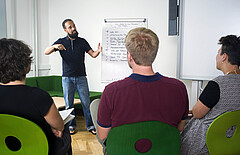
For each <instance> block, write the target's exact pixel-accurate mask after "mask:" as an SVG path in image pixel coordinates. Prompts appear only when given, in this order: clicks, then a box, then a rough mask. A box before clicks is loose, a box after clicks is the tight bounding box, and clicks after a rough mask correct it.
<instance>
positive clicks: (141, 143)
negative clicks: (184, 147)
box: [106, 121, 180, 155]
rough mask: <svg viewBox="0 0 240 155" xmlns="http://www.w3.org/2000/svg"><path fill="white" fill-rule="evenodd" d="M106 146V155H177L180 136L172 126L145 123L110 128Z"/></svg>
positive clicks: (157, 122)
mask: <svg viewBox="0 0 240 155" xmlns="http://www.w3.org/2000/svg"><path fill="white" fill-rule="evenodd" d="M106 145H107V154H108V155H128V154H129V155H138V154H144V155H147V154H149V155H155V154H156V155H179V151H180V136H179V132H178V130H177V129H176V128H175V127H173V126H170V125H168V124H165V123H162V122H159V121H145V122H138V123H132V124H125V125H121V126H118V127H115V128H112V129H111V130H110V132H109V134H108V137H107V144H106ZM139 148H141V149H139Z"/></svg>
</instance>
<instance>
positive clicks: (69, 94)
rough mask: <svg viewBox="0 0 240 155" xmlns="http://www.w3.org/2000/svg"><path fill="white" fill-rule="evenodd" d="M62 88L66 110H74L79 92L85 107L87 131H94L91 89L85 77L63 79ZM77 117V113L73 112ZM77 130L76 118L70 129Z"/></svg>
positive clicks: (70, 124) (71, 122)
mask: <svg viewBox="0 0 240 155" xmlns="http://www.w3.org/2000/svg"><path fill="white" fill-rule="evenodd" d="M62 86H63V94H64V100H65V104H66V109H70V108H74V104H73V102H74V95H75V91H76V90H77V92H78V95H79V97H80V100H81V104H82V107H83V113H84V116H85V120H86V124H87V130H91V129H94V126H93V122H92V118H91V114H90V109H89V107H90V99H89V89H88V82H87V78H86V77H85V76H78V77H62ZM72 114H73V115H75V111H73V112H72ZM75 128H76V119H75V118H74V119H73V120H72V121H70V123H69V129H75Z"/></svg>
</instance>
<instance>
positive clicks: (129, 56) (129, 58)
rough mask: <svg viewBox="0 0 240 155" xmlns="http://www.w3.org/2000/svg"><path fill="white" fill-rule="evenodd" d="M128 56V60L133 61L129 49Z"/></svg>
mask: <svg viewBox="0 0 240 155" xmlns="http://www.w3.org/2000/svg"><path fill="white" fill-rule="evenodd" d="M127 56H128V60H129V61H132V55H131V53H130V52H128V51H127Z"/></svg>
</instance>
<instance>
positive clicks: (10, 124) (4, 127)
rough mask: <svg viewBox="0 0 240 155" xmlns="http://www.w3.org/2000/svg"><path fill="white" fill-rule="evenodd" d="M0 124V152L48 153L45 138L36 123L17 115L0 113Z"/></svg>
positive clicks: (7, 154)
mask: <svg viewBox="0 0 240 155" xmlns="http://www.w3.org/2000/svg"><path fill="white" fill-rule="evenodd" d="M0 125H1V127H0V154H3V155H47V154H48V141H47V138H46V136H45V133H44V132H43V131H42V129H41V128H40V127H39V126H38V125H37V124H35V123H33V122H31V121H29V120H27V119H25V118H21V117H18V116H13V115H8V114H0Z"/></svg>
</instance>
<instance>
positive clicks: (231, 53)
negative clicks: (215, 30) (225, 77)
mask: <svg viewBox="0 0 240 155" xmlns="http://www.w3.org/2000/svg"><path fill="white" fill-rule="evenodd" d="M219 44H220V45H222V52H221V55H223V54H224V53H226V54H227V55H228V61H229V62H230V64H232V65H238V67H239V66H240V37H237V36H236V35H227V36H224V37H221V38H220V39H219Z"/></svg>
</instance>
